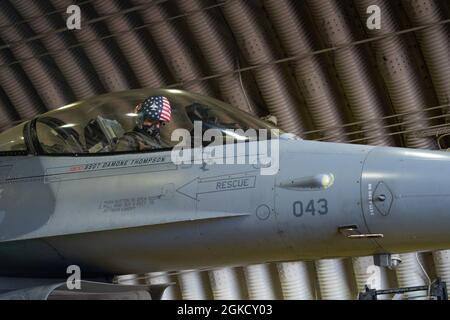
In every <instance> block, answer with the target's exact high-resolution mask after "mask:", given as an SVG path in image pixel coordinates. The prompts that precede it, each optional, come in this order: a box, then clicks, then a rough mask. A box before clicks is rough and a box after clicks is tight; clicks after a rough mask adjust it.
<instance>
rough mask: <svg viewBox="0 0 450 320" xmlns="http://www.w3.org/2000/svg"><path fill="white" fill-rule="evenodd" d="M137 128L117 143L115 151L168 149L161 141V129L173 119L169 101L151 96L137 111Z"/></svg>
mask: <svg viewBox="0 0 450 320" xmlns="http://www.w3.org/2000/svg"><path fill="white" fill-rule="evenodd" d="M135 114H136V126H135V127H134V129H133V131H131V132H127V133H125V134H124V136H123V137H122V138H120V139H119V141H118V142H117V144H116V146H115V148H114V150H115V151H143V150H152V149H161V148H165V147H168V146H166V145H165V144H164V143H163V142H162V141H161V136H160V128H161V126H163V125H165V124H166V123H168V122H170V120H171V119H172V108H171V105H170V101H169V99H167V98H166V97H164V96H150V97H148V98H147V99H145V100H144V101H143V102H142V103H140V104H138V105H137V106H136V109H135Z"/></svg>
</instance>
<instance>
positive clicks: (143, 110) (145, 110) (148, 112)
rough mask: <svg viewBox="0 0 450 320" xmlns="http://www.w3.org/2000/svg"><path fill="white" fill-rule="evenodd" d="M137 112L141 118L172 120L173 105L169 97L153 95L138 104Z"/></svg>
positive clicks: (142, 119)
mask: <svg viewBox="0 0 450 320" xmlns="http://www.w3.org/2000/svg"><path fill="white" fill-rule="evenodd" d="M135 113H136V114H137V115H138V117H139V119H140V120H141V121H142V122H144V120H155V121H164V122H170V120H172V107H171V106H170V102H169V99H167V98H166V97H163V96H151V97H148V98H147V99H145V100H144V101H143V102H142V103H141V104H139V105H137V106H136V110H135Z"/></svg>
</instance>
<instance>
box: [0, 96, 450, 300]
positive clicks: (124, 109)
mask: <svg viewBox="0 0 450 320" xmlns="http://www.w3.org/2000/svg"><path fill="white" fill-rule="evenodd" d="M148 97H158V99H160V98H161V97H162V98H165V99H167V100H168V101H169V102H170V107H171V121H170V122H166V123H161V127H160V132H159V133H160V140H161V145H160V146H158V145H155V144H154V145H153V147H151V148H149V147H146V148H141V147H142V146H140V147H138V146H139V144H136V145H135V146H132V145H129V147H128V149H127V147H125V150H124V149H123V148H122V149H121V151H117V148H116V146H117V145H118V144H120V143H121V140H123V137H124V136H126V135H127V133H128V132H131V131H133V130H135V127H136V125H137V124H138V123H139V121H137V120H138V119H139V112H137V110H138V111H139V108H137V106H139V105H142V101H146V99H148ZM162 98H161V99H162ZM155 99H156V98H155ZM155 99H154V100H152V101H153V102H152V103H151V105H150V106H149V105H146V106H147V107H150V108H153V109H154V105H153V103H156V102H155V101H162V100H157V99H156V100H155ZM164 101H166V100H164ZM141 120H142V119H141ZM211 130H215V131H213V132H211ZM251 132H253V133H254V132H256V134H253V135H251V134H249V133H251ZM186 133H187V136H186ZM125 146H126V144H125ZM239 148H240V149H239ZM224 159H225V161H220V160H224ZM449 177H450V155H449V154H448V153H446V152H441V151H426V150H414V149H405V148H389V147H375V146H367V145H350V144H342V143H326V142H315V141H306V140H302V139H300V138H299V137H297V136H295V135H293V134H288V133H285V132H282V131H281V130H276V128H275V127H274V126H273V125H271V124H269V123H266V122H264V121H262V120H259V119H257V118H255V117H253V116H251V115H249V114H247V113H245V112H242V111H240V110H238V109H237V108H234V107H231V106H230V105H228V104H226V103H224V102H221V101H218V100H215V99H212V98H209V97H205V96H200V95H196V94H192V93H188V92H185V91H181V90H174V89H142V90H141V89H140V90H131V91H125V92H119V93H112V94H106V95H101V96H96V97H94V98H91V99H87V100H85V101H81V102H76V103H73V104H71V105H68V106H64V107H62V108H60V109H57V110H54V111H51V112H48V113H45V114H42V115H39V116H37V117H35V118H34V119H32V120H30V121H26V122H24V123H22V124H20V125H18V126H16V127H14V128H12V129H9V130H8V131H5V132H3V133H2V134H0V292H1V293H2V296H1V297H2V298H5V299H8V298H9V299H26V298H30V299H41V298H42V299H46V298H48V297H49V296H50V294H51V293H52V292H55V290H56V291H57V290H59V292H60V294H61V292H65V293H70V292H71V291H74V292H77V293H78V292H79V293H89V292H90V293H92V292H95V293H105V292H106V293H108V292H116V293H121V292H126V291H130V290H137V291H139V290H141V291H142V290H143V291H146V292H150V294H151V295H152V298H154V299H157V298H158V297H159V296H160V294H161V292H163V291H164V289H165V287H166V286H165V285H162V286H144V287H136V286H135V287H124V286H120V285H117V284H114V283H112V282H111V279H112V277H114V276H117V275H124V274H141V273H148V272H156V271H168V272H172V271H176V270H188V269H202V270H208V269H213V268H218V267H223V266H236V265H247V264H254V263H261V262H278V261H293V260H310V259H321V258H332V257H350V256H364V255H377V256H388V255H389V254H393V253H402V252H411V251H419V250H437V249H446V248H449V247H450V233H449V232H448V230H450V211H449V208H450V179H449ZM70 266H77V267H78V268H79V270H80V271H81V280H80V281H81V282H80V284H81V286H79V287H78V288H76V289H73V290H71V288H69V287H68V285H67V283H66V279H67V277H68V273H67V270H68V267H70ZM167 285H169V284H167ZM80 287H81V288H80ZM77 290H78V291H77Z"/></svg>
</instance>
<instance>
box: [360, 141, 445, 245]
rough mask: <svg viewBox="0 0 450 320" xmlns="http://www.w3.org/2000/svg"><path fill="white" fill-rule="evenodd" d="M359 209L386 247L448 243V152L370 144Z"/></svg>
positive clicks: (369, 227)
mask: <svg viewBox="0 0 450 320" xmlns="http://www.w3.org/2000/svg"><path fill="white" fill-rule="evenodd" d="M361 182H362V183H361V196H362V204H363V214H364V218H365V221H366V223H367V227H368V229H369V231H370V232H371V233H381V234H383V235H384V237H383V238H380V239H377V240H376V241H377V242H378V244H379V245H380V246H381V247H382V248H383V249H384V250H386V251H387V252H401V251H413V250H417V249H418V248H422V249H423V250H427V249H444V248H449V247H450V153H446V152H442V151H423V150H413V149H401V148H382V147H380V148H374V149H373V150H371V151H370V152H369V154H368V155H367V158H366V160H365V162H364V165H363V173H362V180H361Z"/></svg>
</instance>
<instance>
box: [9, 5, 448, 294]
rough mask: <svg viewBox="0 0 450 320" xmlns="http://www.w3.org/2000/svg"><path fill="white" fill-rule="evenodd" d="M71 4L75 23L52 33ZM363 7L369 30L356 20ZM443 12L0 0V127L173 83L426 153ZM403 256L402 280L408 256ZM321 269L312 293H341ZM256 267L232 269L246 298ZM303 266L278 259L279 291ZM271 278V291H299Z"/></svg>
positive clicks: (284, 123) (441, 106)
mask: <svg viewBox="0 0 450 320" xmlns="http://www.w3.org/2000/svg"><path fill="white" fill-rule="evenodd" d="M71 4H77V5H79V7H80V8H81V29H80V30H67V29H66V19H67V18H68V16H69V15H68V14H67V13H66V9H67V7H68V6H69V5H71ZM374 4H375V5H378V6H379V7H380V8H381V13H382V16H381V29H379V30H376V29H375V30H369V29H368V28H367V27H366V20H367V18H368V16H369V14H367V13H366V9H367V8H368V7H369V6H370V5H374ZM449 19H450V1H446V0H396V1H391V0H306V1H296V0H255V1H251V0H248V1H242V0H227V1H213V0H211V1H209V0H160V1H150V0H148V1H145V0H128V1H126V0H95V1H93V0H87V1H81V0H80V1H75V2H73V1H71V0H3V1H0V69H1V71H0V104H1V105H0V130H5V129H7V128H9V127H11V126H13V125H14V124H16V123H17V122H18V121H19V120H21V119H29V118H31V117H33V116H35V115H37V114H39V113H42V112H45V111H46V110H50V109H55V108H58V107H61V106H63V105H66V104H69V103H71V102H74V101H77V100H82V99H85V98H88V97H91V96H94V95H98V94H102V93H106V92H113V91H121V90H127V89H133V88H141V87H177V88H183V89H186V90H189V91H193V92H196V93H200V94H203V95H208V96H213V97H216V98H218V99H221V100H224V101H227V102H229V103H230V104H232V105H235V106H237V107H239V108H241V109H243V110H245V111H248V112H250V113H253V114H255V115H258V116H265V115H267V114H272V115H275V116H276V118H277V120H278V125H279V126H280V127H281V128H282V129H284V130H286V131H290V132H294V133H297V134H299V135H300V136H302V137H303V138H305V139H320V140H327V141H339V142H352V143H367V144H373V145H390V146H395V145H396V146H407V147H415V148H428V149H436V148H438V138H439V137H440V135H439V131H442V130H443V129H445V128H446V123H447V121H448V119H447V111H448V104H449V102H450V28H449ZM430 129H434V130H430ZM439 142H441V143H443V145H442V146H443V147H448V140H447V142H445V139H442V140H439ZM446 143H447V144H446ZM442 146H441V147H442ZM436 256H437V254H435V261H436V259H438V260H437V261H438V262H439V261H441V260H442V259H444V258H445V259H448V257H447V256H446V255H443V253H439V256H437V257H438V258H436ZM442 257H444V258H442ZM446 257H447V258H446ZM441 258H442V259H441ZM360 259H363V258H360ZM439 259H441V260H439ZM445 259H444V260H445ZM416 260H417V261H416ZM404 261H405V262H406V263H405V264H404V266H405V267H404V268H405V269H404V270H406V271H404V272H405V274H407V272H409V271H410V270H411V268H416V265H417V262H418V261H419V259H415V258H414V255H413V256H407V255H405V257H404ZM442 261H443V260H442ZM333 263H334V262H333ZM333 263H331V262H330V263H328V262H323V263H321V262H317V263H316V264H315V267H316V272H317V277H318V284H319V287H320V289H321V296H322V297H326V296H327V294H328V296H329V297H338V296H339V295H344V296H347V297H350V293H348V294H347V293H346V292H347V291H348V290H347V289H346V288H347V287H345V285H343V284H342V283H345V281H346V280H345V279H344V280H342V279H341V280H342V281H344V282H342V283H338V282H336V281H338V280H336V281H335V279H334V278H333V277H331V278H330V277H328V273H330V272H331V273H333V272H334V273H336V272H338V271H339V268H344V267H345V266H344V265H343V264H339V263H338V264H333ZM353 264H354V268H356V267H355V266H358V265H366V264H367V263H366V261H365V260H354V261H353ZM438 264H439V263H438ZM258 268H259V267H258V266H256V267H254V268H253V269H251V268H246V269H245V270H244V271H245V277H246V279H247V285H248V286H249V293H248V296H250V297H252V294H251V289H252V285H253V286H256V287H257V286H258V281H261V277H263V278H264V277H265V276H267V274H266V273H264V272H266V271H264V270H262V271H261V270H259V269H258ZM292 268H294V269H292ZM302 268H304V269H302ZM336 268H337V269H336ZM408 268H409V269H408ZM307 269H308V268H307V266H306V265H295V266H293V265H287V264H284V265H283V264H280V265H279V266H278V271H279V272H280V276H281V284H282V286H283V279H284V280H286V279H287V278H289V275H290V274H297V275H298V274H303V275H307V274H308V272H309V271H308V270H307ZM292 270H294V271H292ZM330 270H331V271H330ZM355 270H356V269H355ZM408 270H409V271H408ZM222 272H224V273H223V274H216V276H215V274H214V273H211V274H210V279H211V280H214V281H215V282H214V281H212V283H213V284H215V286H216V292H214V288H213V294H215V296H217V295H219V296H220V292H222V291H220V288H219V287H220V286H219V285H217V283H218V282H217V281H218V280H217V279H220V277H222V279H229V278H227V277H231V276H230V274H229V272H230V271H229V270H228V271H222ZM258 272H259V273H260V275H259V276H260V277H259V278H258ZM261 272H262V273H261ZM261 274H262V276H261ZM264 274H265V275H264ZM321 274H322V278H321V276H320V275H321ZM252 275H254V276H255V277H256V278H255V279H257V280H254V281H256V282H255V283H253V282H252ZM355 275H356V282H357V284H358V286H359V284H360V281H362V280H361V279H365V278H364V277H365V276H364V275H359V276H360V278H358V273H357V271H355ZM189 277H191V278H189ZM195 277H198V279H196V278H195ZM223 277H225V278H223ZM283 277H285V278H283ZM286 277H287V278H286ZM327 277H328V278H327ZM361 277H362V278H361ZM397 277H398V281H399V282H402V281H403V284H405V283H407V279H413V280H414V279H415V278H414V275H413V276H411V275H409V276H404V275H403V274H400V275H399V274H398V273H397ZM200 278H201V276H198V274H197V275H194V276H193V275H190V276H186V277H185V278H183V277H181V278H180V279H181V280H180V284H181V286H182V287H181V289H182V290H181V291H182V294H183V297H188V296H189V294H190V293H189V292H186V290H184V291H183V283H184V284H185V285H184V288H187V285H188V284H189V283H194V284H195V283H197V282H198V281H200ZM324 279H325V280H324ZM402 279H403V280H402ZM266 280H267V279H266ZM413 280H411V281H413ZM183 281H184V282H183ZM189 281H191V282H189ZM195 281H197V282H195ZM321 281H325V282H324V283H322V282H321ZM330 281H331V282H330ZM333 281H334V282H333ZM417 281H419V280H417ZM417 281H416V283H417ZM413 282H414V281H413ZM419 282H420V281H419ZM330 283H331V285H330V286H329V287H327V286H326V285H325V284H330ZM284 285H285V286H284V287H283V290H284V291H283V295H284V296H285V297H286V294H285V292H288V293H289V285H291V286H292V285H293V286H294V287H293V289H292V290H294V291H295V290H297V289H298V288H299V287H298V286H301V284H297V287H295V285H296V284H295V281H294V282H292V281H291V280H289V282H286V281H285V282H284ZM286 286H287V287H286ZM194 287H195V285H194ZM327 288H328V289H327ZM199 290H200V289H199ZM286 290H287V291H286ZM298 290H299V289H298ZM298 290H297V291H298ZM327 290H328V291H327ZM346 290H347V291H346ZM193 292H195V290H194V291H193ZM348 292H350V291H348ZM333 294H336V295H335V296H333ZM288 295H289V294H288ZM300 296H301V295H300ZM300 296H296V297H300ZM197 297H198V296H197ZM256 297H259V298H261V297H263V298H264V296H256ZM304 297H306V298H308V297H309V298H312V297H313V296H311V295H308V294H306V295H305V296H304Z"/></svg>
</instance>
